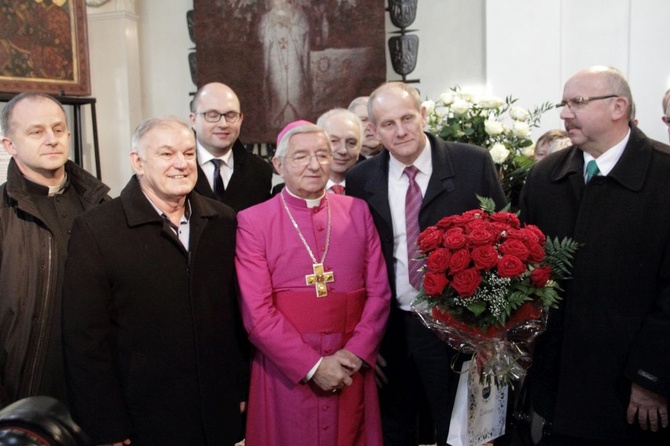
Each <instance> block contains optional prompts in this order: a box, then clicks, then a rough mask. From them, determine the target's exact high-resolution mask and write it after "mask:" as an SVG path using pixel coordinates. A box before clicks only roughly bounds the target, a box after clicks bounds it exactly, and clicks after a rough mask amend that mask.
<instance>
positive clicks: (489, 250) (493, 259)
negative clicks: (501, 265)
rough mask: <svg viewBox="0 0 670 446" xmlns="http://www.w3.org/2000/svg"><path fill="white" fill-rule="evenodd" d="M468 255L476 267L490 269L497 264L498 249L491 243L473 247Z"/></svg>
mask: <svg viewBox="0 0 670 446" xmlns="http://www.w3.org/2000/svg"><path fill="white" fill-rule="evenodd" d="M470 257H472V260H473V261H474V262H475V268H477V269H491V268H493V267H494V266H496V265H497V264H498V251H496V249H495V248H494V247H493V246H491V245H482V246H477V247H475V248H473V249H472V252H471V253H470Z"/></svg>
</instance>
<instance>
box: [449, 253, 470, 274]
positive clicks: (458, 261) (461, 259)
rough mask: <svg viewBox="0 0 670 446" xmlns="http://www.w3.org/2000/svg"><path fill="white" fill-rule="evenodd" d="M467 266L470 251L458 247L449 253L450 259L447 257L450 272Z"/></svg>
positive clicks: (461, 269)
mask: <svg viewBox="0 0 670 446" xmlns="http://www.w3.org/2000/svg"><path fill="white" fill-rule="evenodd" d="M468 266H470V253H469V252H468V250H467V249H459V250H458V251H455V252H453V253H451V259H449V272H450V273H451V274H455V273H457V272H459V271H463V270H464V269H465V268H467V267H468Z"/></svg>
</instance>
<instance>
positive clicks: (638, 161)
mask: <svg viewBox="0 0 670 446" xmlns="http://www.w3.org/2000/svg"><path fill="white" fill-rule="evenodd" d="M655 150H657V149H656V148H655V147H654V145H653V141H652V140H651V139H649V138H647V136H646V135H645V134H644V133H643V132H642V130H640V129H638V128H637V127H634V126H633V127H631V132H630V138H629V139H628V144H626V147H625V148H624V151H623V153H622V154H621V158H619V161H617V163H616V165H615V166H614V168H613V169H612V171H611V172H610V173H609V175H607V178H610V179H612V180H614V181H616V182H617V183H619V184H620V185H621V186H623V187H625V188H626V189H629V190H631V191H639V190H641V189H642V187H643V186H644V182H645V178H646V176H647V171H648V170H649V167H650V165H651V162H652V157H653V154H654V151H655ZM559 153H560V156H562V158H563V159H562V160H561V162H559V163H558V164H556V167H555V168H554V170H553V172H552V173H551V181H554V182H560V181H564V180H566V179H568V178H571V177H572V176H573V175H578V176H580V177H581V176H583V175H584V153H583V151H582V150H581V149H580V148H579V147H577V146H571V147H570V148H568V149H566V150H562V151H560V152H559Z"/></svg>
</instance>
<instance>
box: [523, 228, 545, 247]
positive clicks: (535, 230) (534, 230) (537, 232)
mask: <svg viewBox="0 0 670 446" xmlns="http://www.w3.org/2000/svg"><path fill="white" fill-rule="evenodd" d="M526 229H527V230H529V231H531V232H532V233H534V234H535V235H536V236H537V241H538V242H540V244H542V245H544V244H545V243H546V241H547V237H545V235H544V233H543V232H542V231H541V230H540V228H538V227H537V226H535V225H526Z"/></svg>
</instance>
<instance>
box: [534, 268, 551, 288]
mask: <svg viewBox="0 0 670 446" xmlns="http://www.w3.org/2000/svg"><path fill="white" fill-rule="evenodd" d="M550 277H551V267H550V266H541V267H539V268H535V269H534V270H533V271H531V272H530V283H531V284H532V285H533V286H534V287H535V288H542V287H544V286H545V285H546V284H547V282H548V281H549V278H550Z"/></svg>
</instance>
